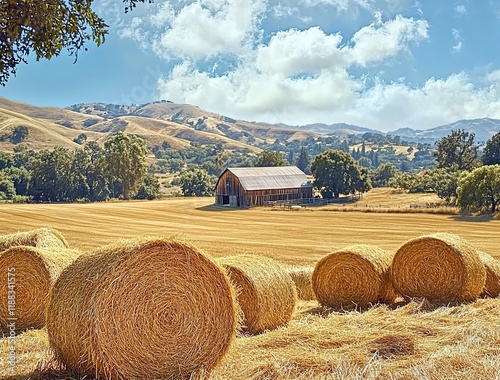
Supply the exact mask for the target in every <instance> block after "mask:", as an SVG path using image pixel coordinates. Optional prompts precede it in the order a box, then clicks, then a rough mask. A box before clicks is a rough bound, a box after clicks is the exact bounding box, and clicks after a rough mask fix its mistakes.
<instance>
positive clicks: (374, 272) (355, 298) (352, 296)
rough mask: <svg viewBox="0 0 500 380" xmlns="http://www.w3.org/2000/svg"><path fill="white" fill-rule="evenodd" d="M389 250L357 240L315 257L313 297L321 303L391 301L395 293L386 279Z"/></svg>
mask: <svg viewBox="0 0 500 380" xmlns="http://www.w3.org/2000/svg"><path fill="white" fill-rule="evenodd" d="M392 257H393V254H391V253H389V252H387V251H385V250H383V249H382V248H379V247H376V246H373V245H368V244H357V245H351V246H348V247H345V248H343V249H340V250H338V251H335V252H332V253H330V254H328V255H327V256H325V257H323V258H322V259H321V260H319V261H318V263H317V264H316V267H315V268H314V272H313V275H312V286H313V290H314V293H315V294H316V298H317V299H318V301H319V302H320V303H321V305H323V306H328V307H333V308H357V307H360V308H365V307H367V306H369V305H371V304H375V303H377V302H392V301H394V299H395V297H396V294H395V293H394V290H393V288H392V286H391V284H390V281H389V273H388V271H389V266H390V264H391V260H392Z"/></svg>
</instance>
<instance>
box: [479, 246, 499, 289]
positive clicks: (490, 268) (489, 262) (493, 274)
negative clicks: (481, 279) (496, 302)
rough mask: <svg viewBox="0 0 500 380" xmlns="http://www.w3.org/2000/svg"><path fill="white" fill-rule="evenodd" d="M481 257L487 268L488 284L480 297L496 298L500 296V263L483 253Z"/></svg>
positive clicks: (486, 283)
mask: <svg viewBox="0 0 500 380" xmlns="http://www.w3.org/2000/svg"><path fill="white" fill-rule="evenodd" d="M479 257H480V258H481V261H482V262H483V264H484V267H485V268H486V282H485V284H484V289H483V291H482V293H481V295H480V297H482V298H485V297H491V298H496V297H498V296H499V295H500V261H498V260H497V259H495V258H493V257H491V256H490V255H488V254H487V253H486V252H481V251H479Z"/></svg>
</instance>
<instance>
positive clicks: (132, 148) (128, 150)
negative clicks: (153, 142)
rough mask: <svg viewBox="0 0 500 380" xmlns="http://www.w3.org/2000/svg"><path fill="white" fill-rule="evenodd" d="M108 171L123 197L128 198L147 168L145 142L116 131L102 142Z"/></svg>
mask: <svg viewBox="0 0 500 380" xmlns="http://www.w3.org/2000/svg"><path fill="white" fill-rule="evenodd" d="M104 148H105V150H106V156H107V157H106V158H107V161H106V162H107V165H108V172H109V173H110V174H111V175H112V177H113V179H114V180H115V181H116V182H117V183H118V185H119V186H120V188H121V195H122V196H123V199H126V200H127V199H130V197H131V196H132V195H133V193H134V192H135V191H136V190H137V188H138V186H139V185H140V184H141V182H142V179H143V177H144V175H145V174H146V170H147V163H146V157H147V155H148V150H147V148H146V143H145V142H144V140H142V139H141V138H139V137H136V136H132V135H126V134H125V133H123V132H118V133H117V134H116V135H114V136H113V137H111V138H110V139H109V140H108V141H106V142H105V143H104Z"/></svg>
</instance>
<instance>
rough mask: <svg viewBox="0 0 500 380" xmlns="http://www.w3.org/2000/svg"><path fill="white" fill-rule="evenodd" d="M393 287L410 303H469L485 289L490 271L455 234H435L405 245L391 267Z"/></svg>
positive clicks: (465, 242)
mask: <svg viewBox="0 0 500 380" xmlns="http://www.w3.org/2000/svg"><path fill="white" fill-rule="evenodd" d="M391 278H392V283H393V285H394V288H395V289H396V291H397V292H398V293H399V294H401V295H402V296H403V297H405V298H406V299H409V298H413V297H423V298H426V299H427V300H429V301H431V302H437V303H449V302H464V301H465V302H467V301H473V300H475V299H477V297H478V296H479V295H480V294H481V292H482V291H483V288H484V284H485V280H486V269H485V267H484V264H483V263H482V261H481V258H480V257H479V253H478V252H477V251H476V249H475V248H474V247H473V246H472V245H471V244H470V243H469V242H467V241H466V240H465V239H463V238H461V237H460V236H458V235H455V234H449V233H435V234H430V235H424V236H420V237H417V238H414V239H411V240H409V241H407V242H406V243H404V244H403V245H402V246H401V247H400V248H399V249H398V251H397V252H396V255H395V256H394V260H393V263H392V266H391Z"/></svg>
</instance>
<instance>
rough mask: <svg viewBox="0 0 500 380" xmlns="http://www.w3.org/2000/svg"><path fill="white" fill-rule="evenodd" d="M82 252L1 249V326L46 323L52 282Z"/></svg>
mask: <svg viewBox="0 0 500 380" xmlns="http://www.w3.org/2000/svg"><path fill="white" fill-rule="evenodd" d="M79 255H80V251H78V250H74V249H68V248H43V249H42V248H35V247H27V246H14V247H12V248H9V249H7V250H6V251H3V252H1V253H0V273H2V274H3V277H4V278H2V281H0V328H1V329H2V330H4V331H5V330H10V331H14V330H15V331H16V332H20V331H23V330H26V329H29V328H42V327H43V326H44V325H45V309H46V307H47V302H48V296H49V291H50V288H51V286H52V285H53V284H54V282H55V281H56V279H57V277H58V276H59V274H60V273H61V271H62V270H63V269H64V268H65V267H67V266H68V265H69V264H71V262H73V260H75V259H76V258H77V257H78V256H79Z"/></svg>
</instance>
